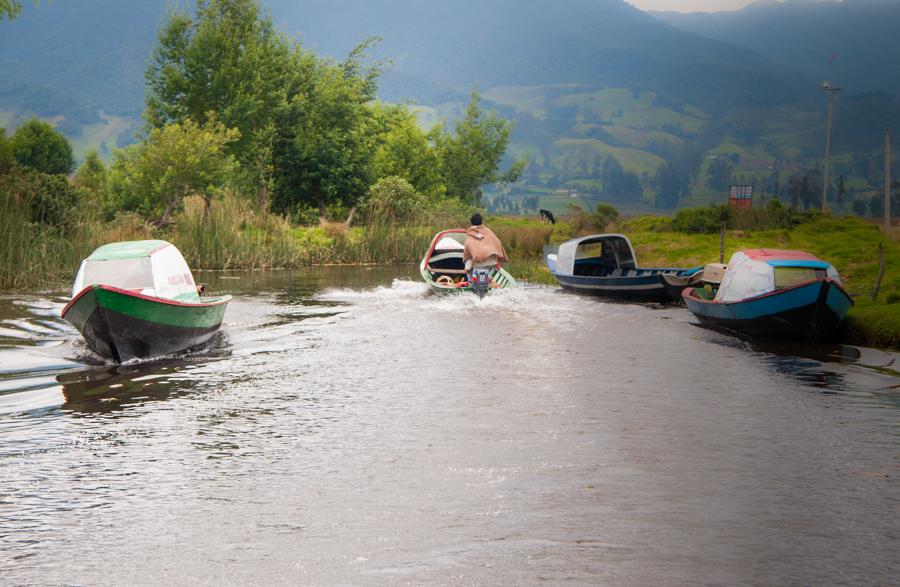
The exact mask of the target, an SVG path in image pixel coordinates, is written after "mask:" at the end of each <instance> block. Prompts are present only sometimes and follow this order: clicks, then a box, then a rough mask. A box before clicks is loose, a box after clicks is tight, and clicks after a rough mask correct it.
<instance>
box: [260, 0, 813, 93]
mask: <svg viewBox="0 0 900 587" xmlns="http://www.w3.org/2000/svg"><path fill="white" fill-rule="evenodd" d="M269 4H270V6H271V7H272V13H273V14H274V16H275V19H276V22H277V23H278V24H279V25H280V27H281V28H282V29H283V30H288V31H291V32H294V33H296V34H298V35H299V37H300V38H301V39H303V40H304V42H305V43H307V44H308V45H310V46H312V47H313V48H315V49H317V50H320V51H322V52H324V53H328V54H332V55H336V56H342V55H345V54H346V53H347V51H349V50H350V49H351V48H352V47H353V46H354V45H355V44H356V43H358V42H359V41H360V40H361V39H363V38H365V37H367V36H369V35H379V36H381V37H382V39H383V40H382V42H381V43H380V45H379V47H378V54H379V55H380V56H382V57H385V58H388V59H391V60H392V61H393V63H394V69H395V70H396V71H398V72H401V73H402V74H404V75H406V76H411V77H414V78H418V79H421V80H424V81H427V82H430V83H431V84H434V85H436V86H439V87H445V88H455V89H462V90H466V89H468V88H471V87H472V86H473V85H474V84H477V85H478V86H479V87H480V88H490V87H494V86H534V85H546V84H562V83H584V84H589V85H591V86H592V87H595V88H616V87H618V88H630V89H635V90H650V91H654V92H656V93H658V94H660V95H665V96H667V97H670V98H672V99H677V100H681V101H685V102H690V103H693V104H697V105H699V106H701V107H703V108H705V109H709V110H714V111H723V110H726V109H728V108H730V107H733V106H749V105H767V104H782V103H785V102H791V103H794V102H796V101H797V100H798V99H800V98H801V97H803V96H804V84H803V80H802V79H801V78H802V76H798V74H797V73H796V72H793V71H790V70H788V69H787V68H784V67H780V66H777V65H775V64H773V63H772V62H770V61H768V60H766V59H764V58H762V57H760V55H759V54H757V53H754V52H752V51H748V50H746V49H741V48H737V47H735V46H733V45H730V44H726V43H721V42H716V41H710V40H708V39H705V38H702V37H700V36H697V35H693V34H687V33H684V32H682V31H680V30H678V29H676V28H674V27H671V26H668V25H665V24H662V23H660V22H658V21H656V20H655V19H653V18H652V17H650V16H648V15H647V14H645V13H643V12H640V11H639V10H637V9H635V8H633V7H632V6H631V5H629V4H626V3H625V2H624V1H622V0H529V1H528V2H521V1H520V0H454V1H453V2H443V1H441V2H438V1H432V2H423V1H422V0H392V1H390V2H372V1H371V0H300V1H296V0H270V2H269ZM750 88H753V91H748V89H750ZM387 89H388V90H391V88H387Z"/></svg>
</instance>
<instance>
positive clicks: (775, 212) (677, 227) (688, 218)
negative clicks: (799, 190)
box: [671, 200, 821, 234]
mask: <svg viewBox="0 0 900 587" xmlns="http://www.w3.org/2000/svg"><path fill="white" fill-rule="evenodd" d="M820 215H821V214H820V213H819V212H818V211H815V210H808V211H800V210H795V209H793V208H788V207H787V206H785V205H784V204H782V203H781V202H780V201H779V200H769V203H768V204H766V205H765V206H763V207H762V208H753V209H750V210H741V209H736V208H731V207H729V206H727V205H714V206H710V207H709V208H684V209H682V210H679V211H678V212H677V213H676V214H675V217H674V218H673V219H672V223H671V229H672V230H674V231H676V232H683V233H687V234H704V233H706V234H711V233H714V232H719V230H721V228H722V226H723V225H724V226H725V228H727V229H733V230H773V229H779V228H781V229H787V230H790V229H792V228H794V227H796V226H799V225H801V224H805V223H808V222H811V221H813V220H814V219H816V218H817V217H819V216H820Z"/></svg>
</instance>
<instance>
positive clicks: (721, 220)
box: [672, 206, 732, 234]
mask: <svg viewBox="0 0 900 587" xmlns="http://www.w3.org/2000/svg"><path fill="white" fill-rule="evenodd" d="M731 219H732V215H731V209H730V208H729V207H728V206H711V207H709V208H684V209H682V210H679V211H678V213H676V214H675V218H674V219H673V220H672V229H673V230H675V231H676V232H686V233H688V234H692V233H714V232H719V230H720V229H721V227H722V225H723V224H724V225H726V226H727V225H728V223H729V222H730V221H731Z"/></svg>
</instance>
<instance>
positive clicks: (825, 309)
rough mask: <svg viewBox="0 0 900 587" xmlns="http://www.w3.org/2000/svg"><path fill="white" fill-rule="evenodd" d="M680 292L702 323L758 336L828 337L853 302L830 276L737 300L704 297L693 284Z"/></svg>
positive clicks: (814, 338)
mask: <svg viewBox="0 0 900 587" xmlns="http://www.w3.org/2000/svg"><path fill="white" fill-rule="evenodd" d="M682 295H683V297H684V301H685V303H686V304H687V307H688V309H689V310H690V311H691V312H692V313H693V314H694V316H696V317H697V319H698V320H699V321H700V323H701V324H704V325H706V326H713V327H718V328H725V329H728V330H732V331H735V332H740V333H743V334H748V335H750V336H755V337H760V338H791V339H807V340H817V339H823V338H827V337H828V336H829V335H831V334H832V333H833V332H834V331H835V330H836V329H837V327H838V326H839V325H840V323H841V322H842V321H843V319H844V317H845V316H846V315H847V312H848V311H849V310H850V307H851V306H852V305H853V300H852V299H851V298H850V296H849V295H848V294H847V292H845V291H844V289H843V288H842V287H841V286H840V285H838V284H837V283H836V282H834V281H832V280H830V279H829V280H823V281H815V282H811V283H806V284H801V285H797V286H795V287H791V288H788V289H783V290H779V291H775V292H772V293H768V294H764V295H761V296H757V297H754V298H750V299H747V300H741V301H737V302H720V303H717V302H715V301H712V300H704V299H702V298H701V297H699V296H698V295H697V294H696V292H695V291H694V288H688V289H685V290H684V292H683V293H682Z"/></svg>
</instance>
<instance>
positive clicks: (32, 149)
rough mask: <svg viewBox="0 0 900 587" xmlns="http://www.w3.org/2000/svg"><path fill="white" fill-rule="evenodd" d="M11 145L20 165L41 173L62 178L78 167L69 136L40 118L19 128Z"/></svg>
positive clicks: (33, 119)
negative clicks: (59, 175) (61, 176)
mask: <svg viewBox="0 0 900 587" xmlns="http://www.w3.org/2000/svg"><path fill="white" fill-rule="evenodd" d="M10 144H11V146H12V153H13V157H15V159H16V162H17V163H19V165H23V166H25V167H31V168H32V169H35V170H37V171H40V172H42V173H49V174H63V175H65V174H68V173H70V172H71V171H72V170H73V169H74V168H75V157H74V156H73V155H72V146H71V145H70V144H69V141H68V140H67V139H66V137H64V136H63V135H61V134H60V133H58V132H57V131H56V130H54V128H53V127H52V126H50V125H49V124H47V123H46V122H42V121H40V120H38V119H37V118H32V119H31V120H29V121H28V122H26V123H25V124H23V125H22V126H20V127H19V128H17V129H16V132H15V133H14V134H13V136H12V139H11V140H10Z"/></svg>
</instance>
